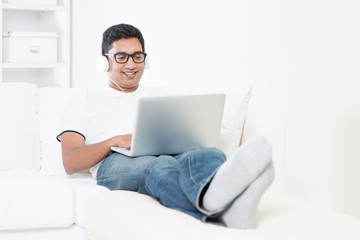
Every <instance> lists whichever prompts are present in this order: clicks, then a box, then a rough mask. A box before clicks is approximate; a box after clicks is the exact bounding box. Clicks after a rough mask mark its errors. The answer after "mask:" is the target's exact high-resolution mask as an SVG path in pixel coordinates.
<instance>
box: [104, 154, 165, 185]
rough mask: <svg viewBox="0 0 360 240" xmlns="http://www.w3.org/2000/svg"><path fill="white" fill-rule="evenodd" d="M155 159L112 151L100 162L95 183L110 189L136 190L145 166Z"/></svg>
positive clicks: (141, 179)
mask: <svg viewBox="0 0 360 240" xmlns="http://www.w3.org/2000/svg"><path fill="white" fill-rule="evenodd" d="M157 160H158V159H157V157H153V156H144V157H137V158H130V157H127V156H125V155H122V154H119V153H115V152H114V153H112V154H111V155H109V156H108V157H106V158H105V159H104V161H103V162H102V163H101V166H100V168H99V170H98V172H97V184H98V185H101V186H105V187H107V188H108V189H110V190H130V191H138V190H139V187H140V185H141V183H142V182H143V179H144V175H145V170H146V168H147V166H148V165H149V164H150V163H151V162H155V161H157Z"/></svg>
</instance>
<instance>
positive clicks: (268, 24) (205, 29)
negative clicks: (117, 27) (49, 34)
mask: <svg viewBox="0 0 360 240" xmlns="http://www.w3.org/2000/svg"><path fill="white" fill-rule="evenodd" d="M359 12H360V2H359V1H358V0H347V1H345V0H303V1H288V0H273V1H261V0H254V1H243V0H242V1H240V0H222V1H209V0H201V1H194V0H182V1H167V0H138V1H119V0H102V1H96V0H91V1H86V0H74V1H73V19H72V21H73V29H72V31H73V37H72V43H73V49H72V55H73V62H72V68H73V69H72V81H73V86H74V87H85V88H90V89H96V88H98V87H101V86H103V84H104V82H105V75H104V74H100V73H97V72H96V70H95V60H96V57H97V56H98V55H99V54H100V43H101V35H102V32H103V31H104V30H105V29H106V28H107V27H109V26H111V25H113V24H117V23H121V22H125V23H130V24H133V25H135V26H137V27H138V28H140V29H141V30H142V32H143V34H144V37H145V40H146V52H148V53H149V55H150V57H151V68H150V69H149V70H147V71H146V73H145V75H144V78H143V80H142V81H143V83H144V84H147V85H154V84H155V85H162V84H165V85H168V86H170V87H174V88H196V89H199V88H201V87H206V88H208V89H220V90H226V89H228V88H230V87H232V86H234V85H236V84H241V83H242V82H248V81H252V82H253V83H254V89H253V96H252V102H251V105H250V110H251V111H256V112H261V113H264V114H270V115H276V116H279V117H282V118H284V119H285V120H286V121H287V140H286V144H287V151H286V162H287V165H286V193H287V194H289V195H292V196H296V197H299V198H302V199H305V200H309V201H312V202H315V203H318V204H321V205H324V206H326V207H330V208H334V209H337V210H340V211H343V212H345V213H348V214H351V215H353V216H356V217H359V218H360V206H359V204H358V203H359V202H360V187H359V184H358V183H359V182H360V176H359V175H358V174H357V173H358V172H359V169H360V161H359V160H360V151H359V150H358V149H359V147H360V144H359V142H360V141H359V140H360V95H359V94H358V93H359V92H360V83H359V82H360V81H359V80H360V44H359V42H360V14H358V13H359Z"/></svg>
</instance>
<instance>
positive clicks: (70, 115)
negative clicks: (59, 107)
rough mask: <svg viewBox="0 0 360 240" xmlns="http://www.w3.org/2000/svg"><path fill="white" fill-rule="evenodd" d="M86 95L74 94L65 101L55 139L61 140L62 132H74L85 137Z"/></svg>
mask: <svg viewBox="0 0 360 240" xmlns="http://www.w3.org/2000/svg"><path fill="white" fill-rule="evenodd" d="M85 100H86V95H84V94H79V95H76V96H74V97H72V98H70V100H69V101H68V102H67V104H66V106H65V108H64V110H63V112H62V114H61V116H60V119H59V126H58V133H59V134H58V135H57V136H56V139H57V140H58V141H59V142H61V135H62V134H63V133H64V132H75V133H78V134H80V135H82V136H83V137H84V139H86V137H85V136H86V115H85V111H86V101H85Z"/></svg>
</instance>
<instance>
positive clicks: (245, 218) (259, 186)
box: [219, 162, 274, 229]
mask: <svg viewBox="0 0 360 240" xmlns="http://www.w3.org/2000/svg"><path fill="white" fill-rule="evenodd" d="M273 179H274V167H273V164H272V162H271V163H270V164H269V165H268V166H267V168H266V169H265V170H264V172H262V173H261V174H260V175H259V177H258V178H257V179H256V180H255V181H254V182H253V183H251V184H250V186H249V187H248V188H247V189H246V190H245V191H244V192H243V193H242V194H241V195H240V196H238V197H237V199H235V201H234V202H233V203H232V204H231V206H230V207H229V208H228V209H226V210H225V211H224V212H222V213H221V214H220V216H219V218H220V221H221V222H223V223H224V224H225V226H226V227H230V228H239V229H247V228H255V227H256V210H257V206H258V204H259V202H260V199H261V197H262V195H263V194H264V192H265V191H266V189H267V188H268V187H269V186H270V184H271V183H272V181H273Z"/></svg>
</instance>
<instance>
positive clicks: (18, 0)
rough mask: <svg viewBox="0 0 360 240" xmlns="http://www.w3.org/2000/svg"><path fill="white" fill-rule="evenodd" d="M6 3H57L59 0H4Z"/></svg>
mask: <svg viewBox="0 0 360 240" xmlns="http://www.w3.org/2000/svg"><path fill="white" fill-rule="evenodd" d="M3 2H4V3H16V4H43V5H57V0H4V1H3Z"/></svg>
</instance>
